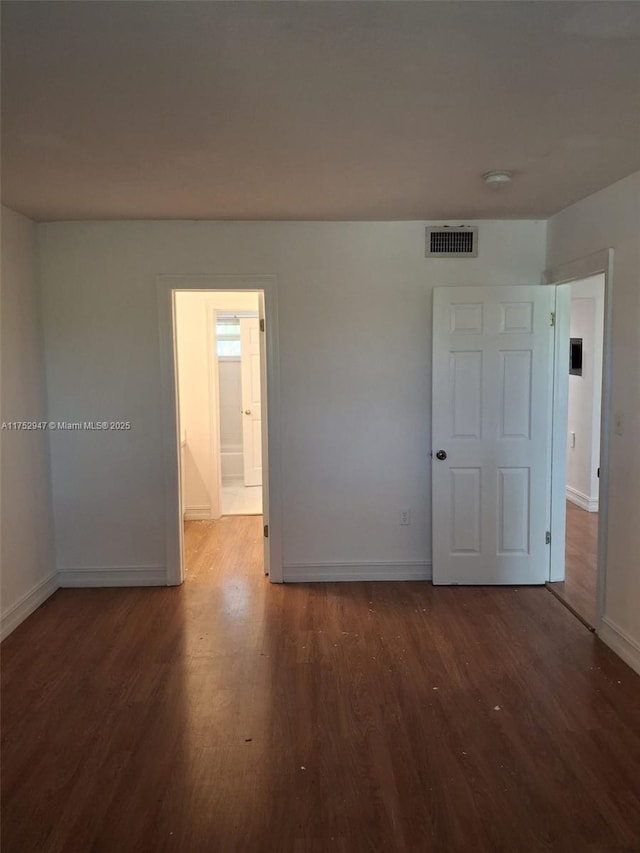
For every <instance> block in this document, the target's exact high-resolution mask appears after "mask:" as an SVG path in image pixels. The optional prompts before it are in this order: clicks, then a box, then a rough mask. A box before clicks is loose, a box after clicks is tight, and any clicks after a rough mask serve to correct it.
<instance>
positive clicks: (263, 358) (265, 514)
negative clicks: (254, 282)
mask: <svg viewBox="0 0 640 853" xmlns="http://www.w3.org/2000/svg"><path fill="white" fill-rule="evenodd" d="M258 318H259V329H260V400H261V406H260V411H261V418H262V465H263V468H264V470H265V471H266V472H267V476H266V477H265V478H264V480H263V482H262V521H263V524H264V534H265V537H264V573H265V575H268V574H270V559H271V556H270V555H271V552H270V549H269V538H268V530H269V422H268V410H267V400H268V395H267V336H266V334H265V323H266V320H265V308H264V293H259V294H258Z"/></svg>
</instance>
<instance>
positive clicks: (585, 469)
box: [549, 275, 605, 630]
mask: <svg viewBox="0 0 640 853" xmlns="http://www.w3.org/2000/svg"><path fill="white" fill-rule="evenodd" d="M568 286H569V287H570V288H571V296H570V313H571V319H570V329H569V332H570V339H569V372H568V376H567V377H566V381H567V388H566V393H567V397H568V406H567V411H568V417H567V457H566V458H567V463H566V534H565V535H566V548H565V578H564V580H563V581H555V582H553V583H550V584H549V589H551V591H552V592H553V593H554V594H555V595H557V596H558V598H559V599H560V600H561V601H563V602H564V603H565V604H566V605H567V606H568V607H569V608H571V610H572V611H573V612H574V613H575V614H576V615H577V616H578V617H579V618H580V619H582V620H583V621H584V622H585V623H586V625H587V626H588V627H589V628H591V629H592V630H595V628H596V627H597V625H598V622H599V585H598V516H599V514H598V510H599V492H600V434H601V428H602V422H601V421H602V417H601V400H602V366H603V327H604V302H605V293H604V276H602V275H598V276H594V277H592V278H589V279H586V280H583V281H576V282H573V283H571V284H570V285H568ZM559 498H560V499H561V497H560V496H559Z"/></svg>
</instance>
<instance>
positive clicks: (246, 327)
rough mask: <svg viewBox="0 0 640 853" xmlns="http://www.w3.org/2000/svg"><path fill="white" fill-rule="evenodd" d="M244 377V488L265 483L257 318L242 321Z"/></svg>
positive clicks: (241, 345)
mask: <svg viewBox="0 0 640 853" xmlns="http://www.w3.org/2000/svg"><path fill="white" fill-rule="evenodd" d="M240 353H241V355H240V362H241V375H242V449H243V455H244V484H245V486H260V485H261V484H262V408H261V402H260V401H261V394H260V382H261V370H260V323H259V320H258V318H257V317H242V318H241V319H240Z"/></svg>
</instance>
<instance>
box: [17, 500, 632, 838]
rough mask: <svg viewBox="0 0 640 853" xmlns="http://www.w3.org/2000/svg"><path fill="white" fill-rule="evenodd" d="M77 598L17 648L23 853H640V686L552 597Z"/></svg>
mask: <svg viewBox="0 0 640 853" xmlns="http://www.w3.org/2000/svg"><path fill="white" fill-rule="evenodd" d="M186 546H187V554H188V565H189V572H188V576H187V580H186V582H185V584H184V586H183V587H182V588H163V589H111V590H108V589H106V590H79V589H76V590H72V589H69V590H60V591H58V592H57V593H56V594H55V595H54V596H53V597H52V598H51V599H50V600H49V601H48V602H47V603H46V604H45V605H43V606H42V607H41V608H40V609H39V610H38V611H37V612H36V613H35V614H34V615H33V616H32V617H31V618H30V619H29V620H27V622H25V623H24V624H23V625H21V626H20V627H19V628H18V629H17V630H16V631H15V632H14V633H13V634H12V635H11V636H10V637H8V638H7V640H6V641H5V642H4V643H3V646H2V711H3V713H2V842H3V843H2V850H3V853H53V851H60V853H76V851H78V853H92V852H93V853H129V851H136V853H146V851H149V853H162V851H185V853H234V851H256V853H262V851H264V853H289V851H291V853H307V851H308V852H309V853H324V851H340V853H359V851H372V853H373V852H374V851H375V853H377V851H384V853H395V851H409V853H413V851H423V852H424V853H450V852H451V853H512V851H513V853H534V851H557V853H565V851H566V853H638V851H640V782H639V780H640V678H639V677H638V676H637V675H636V674H634V673H633V672H632V671H631V670H630V669H629V668H628V667H627V666H626V665H625V664H624V663H622V662H621V661H620V660H619V659H618V658H617V657H616V656H615V655H613V653H611V652H610V651H609V650H608V649H607V648H606V647H605V646H604V645H603V644H602V643H601V642H600V641H599V640H598V639H597V638H596V637H595V636H593V635H592V634H591V633H589V631H587V630H586V628H585V627H584V626H583V625H582V624H581V623H580V622H579V621H578V620H577V619H575V617H574V616H572V614H571V613H570V612H569V611H568V610H566V609H565V608H564V607H563V606H562V605H561V604H560V602H558V601H557V600H556V599H555V598H553V597H552V596H550V595H549V593H548V591H547V590H546V589H545V588H542V587H538V588H518V589H514V588H504V587H501V588H479V587H475V588H463V587H458V588H454V587H438V588H434V587H433V586H431V584H428V583H395V584H394V583H371V584H367V583H362V584H308V585H298V586H271V585H269V583H268V581H266V580H265V578H264V575H263V574H262V568H261V548H262V539H261V519H260V518H259V517H253V518H250V517H230V518H226V519H223V520H221V521H220V522H213V523H210V522H192V523H190V524H188V525H187V531H186Z"/></svg>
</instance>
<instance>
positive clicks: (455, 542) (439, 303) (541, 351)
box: [432, 286, 555, 584]
mask: <svg viewBox="0 0 640 853" xmlns="http://www.w3.org/2000/svg"><path fill="white" fill-rule="evenodd" d="M554 300H555V289H554V288H552V287H542V286H530V287H438V288H435V289H434V299H433V407H432V411H433V426H432V448H433V454H432V455H433V461H432V501H433V513H432V518H433V582H434V583H435V584H542V583H544V582H545V581H547V580H548V579H549V554H550V546H549V543H548V541H547V539H548V536H547V531H548V530H550V498H551V485H550V479H551V400H552V382H553V332H554V330H553V328H552V312H553V310H554Z"/></svg>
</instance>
